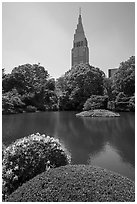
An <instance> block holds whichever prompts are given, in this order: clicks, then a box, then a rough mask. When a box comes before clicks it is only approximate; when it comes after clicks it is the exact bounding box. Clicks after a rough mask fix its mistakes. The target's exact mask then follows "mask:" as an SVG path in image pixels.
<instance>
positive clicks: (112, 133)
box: [3, 112, 135, 179]
mask: <svg viewBox="0 0 137 204" xmlns="http://www.w3.org/2000/svg"><path fill="white" fill-rule="evenodd" d="M35 132H40V133H45V134H47V135H51V136H54V137H56V138H59V139H60V141H61V142H62V143H63V144H64V145H65V146H66V148H67V149H68V150H69V151H70V152H71V154H72V163H73V164H87V163H91V164H95V165H98V166H102V167H106V168H109V169H111V170H114V171H117V172H119V173H122V174H123V175H126V176H128V177H130V178H132V179H134V167H135V146H134V144H135V119H134V114H132V113H131V114H130V113H122V114H121V117H120V118H80V117H75V112H45V113H28V114H19V115H10V116H3V142H4V143H5V144H10V143H11V142H13V141H14V140H15V139H17V138H21V137H24V136H27V135H29V134H32V133H35ZM114 161H115V162H114ZM114 164H115V165H114ZM129 170H130V171H131V172H132V173H129Z"/></svg>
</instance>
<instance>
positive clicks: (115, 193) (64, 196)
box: [6, 165, 135, 202]
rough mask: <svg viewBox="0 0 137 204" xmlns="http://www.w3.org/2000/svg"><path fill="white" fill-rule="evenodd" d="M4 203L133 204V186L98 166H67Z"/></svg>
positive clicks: (26, 186)
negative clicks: (126, 202)
mask: <svg viewBox="0 0 137 204" xmlns="http://www.w3.org/2000/svg"><path fill="white" fill-rule="evenodd" d="M6 201H8V202H106V201H109V202H111V201H113V202H119V201H121V202H123V201H129V202H133V201H135V185H134V182H133V181H131V180H130V179H128V178H126V177H123V176H121V175H119V174H116V173H114V172H111V171H108V170H105V169H103V168H100V167H93V166H89V165H67V166H62V167H58V168H55V169H50V170H49V171H48V172H44V173H42V174H40V175H38V176H36V177H35V178H33V179H32V180H30V181H28V182H27V183H25V184H23V185H22V186H21V187H19V188H18V189H17V190H16V191H15V192H13V193H12V194H11V195H10V196H9V197H8V199H7V200H6Z"/></svg>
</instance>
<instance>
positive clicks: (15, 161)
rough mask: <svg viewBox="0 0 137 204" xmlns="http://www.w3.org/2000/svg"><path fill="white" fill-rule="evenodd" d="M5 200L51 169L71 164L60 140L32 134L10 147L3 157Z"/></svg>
mask: <svg viewBox="0 0 137 204" xmlns="http://www.w3.org/2000/svg"><path fill="white" fill-rule="evenodd" d="M2 162H3V175H2V176H3V199H5V196H7V195H9V194H11V193H12V192H13V191H14V190H16V189H17V188H18V187H19V186H21V185H22V184H23V183H25V182H26V181H28V180H30V179H31V178H33V177H35V176H36V175H38V174H40V173H42V172H44V171H46V170H48V169H49V168H54V167H59V166H64V165H66V164H69V163H70V156H69V154H68V153H67V151H66V150H65V149H64V148H63V146H62V145H61V144H60V142H59V140H58V139H54V138H52V137H49V136H47V137H46V136H45V135H40V134H39V133H36V134H32V135H30V136H28V137H24V138H22V139H19V140H16V141H15V142H14V143H13V144H11V145H9V146H8V147H7V148H6V150H5V152H4V156H3V161H2Z"/></svg>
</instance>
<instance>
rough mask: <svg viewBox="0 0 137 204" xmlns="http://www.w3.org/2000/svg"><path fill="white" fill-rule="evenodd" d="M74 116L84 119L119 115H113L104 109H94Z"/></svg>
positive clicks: (116, 115)
mask: <svg viewBox="0 0 137 204" xmlns="http://www.w3.org/2000/svg"><path fill="white" fill-rule="evenodd" d="M76 116H84V117H118V116H120V115H119V113H114V112H112V111H109V110H104V109H95V110H89V111H83V112H81V113H78V114H76Z"/></svg>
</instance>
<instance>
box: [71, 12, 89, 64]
mask: <svg viewBox="0 0 137 204" xmlns="http://www.w3.org/2000/svg"><path fill="white" fill-rule="evenodd" d="M71 52H72V63H71V64H72V66H74V65H76V64H80V63H89V49H88V42H87V39H86V37H85V33H84V29H83V25H82V17H81V11H80V12H79V18H78V24H77V28H76V30H75V34H74V40H73V48H72V50H71Z"/></svg>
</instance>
